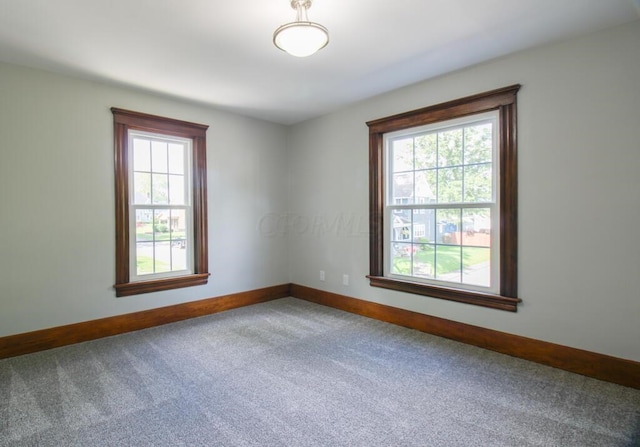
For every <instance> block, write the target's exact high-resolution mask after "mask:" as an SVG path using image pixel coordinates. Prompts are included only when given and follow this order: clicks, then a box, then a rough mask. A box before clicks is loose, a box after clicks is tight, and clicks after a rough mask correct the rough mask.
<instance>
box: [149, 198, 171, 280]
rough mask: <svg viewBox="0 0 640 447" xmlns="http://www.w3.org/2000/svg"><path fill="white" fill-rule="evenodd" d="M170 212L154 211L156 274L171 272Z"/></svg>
mask: <svg viewBox="0 0 640 447" xmlns="http://www.w3.org/2000/svg"><path fill="white" fill-rule="evenodd" d="M170 217H171V214H170V211H169V210H165V209H163V210H154V212H153V239H154V241H155V243H154V246H153V249H154V267H155V272H156V273H160V272H168V271H171V250H170V246H171V241H170V238H171V233H170Z"/></svg>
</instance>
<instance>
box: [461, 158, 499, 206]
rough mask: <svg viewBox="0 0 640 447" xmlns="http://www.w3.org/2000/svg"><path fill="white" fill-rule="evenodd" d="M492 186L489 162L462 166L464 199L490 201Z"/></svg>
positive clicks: (491, 198) (467, 200) (466, 200)
mask: <svg viewBox="0 0 640 447" xmlns="http://www.w3.org/2000/svg"><path fill="white" fill-rule="evenodd" d="M492 200H493V188H492V178H491V164H489V163H485V164H480V165H471V166H465V167H464V201H465V202H467V203H469V202H491V201H492Z"/></svg>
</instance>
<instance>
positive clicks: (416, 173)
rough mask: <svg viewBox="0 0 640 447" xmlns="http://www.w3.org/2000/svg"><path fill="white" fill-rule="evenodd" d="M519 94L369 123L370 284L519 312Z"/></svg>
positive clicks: (501, 93)
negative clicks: (517, 103) (517, 152)
mask: <svg viewBox="0 0 640 447" xmlns="http://www.w3.org/2000/svg"><path fill="white" fill-rule="evenodd" d="M519 88H520V86H519V85H515V86H511V87H506V88H503V89H499V90H494V91H491V92H487V93H483V94H479V95H474V96H471V97H467V98H462V99H459V100H454V101H450V102H448V103H443V104H438V105H435V106H431V107H427V108H424V109H420V110H416V111H413V112H408V113H404V114H400V115H395V116H391V117H387V118H382V119H379V120H375V121H371V122H368V123H367V125H368V126H369V140H370V156H369V159H370V211H371V212H370V275H369V279H370V284H371V285H372V286H374V287H383V288H388V289H393V290H399V291H404V292H409V293H416V294H421V295H427V296H431V297H435V298H443V299H447V300H452V301H459V302H464V303H470V304H477V305H481V306H485V307H492V308H497V309H503V310H509V311H516V310H517V304H518V303H519V302H520V301H521V300H520V299H519V298H517V264H516V262H517V165H516V93H517V91H518V90H519Z"/></svg>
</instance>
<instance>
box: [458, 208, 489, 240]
mask: <svg viewBox="0 0 640 447" xmlns="http://www.w3.org/2000/svg"><path fill="white" fill-rule="evenodd" d="M462 229H463V232H462V244H463V245H474V246H477V247H491V210H490V209H489V208H478V209H465V210H463V211H462Z"/></svg>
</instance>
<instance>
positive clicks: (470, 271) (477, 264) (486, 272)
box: [462, 247, 491, 287]
mask: <svg viewBox="0 0 640 447" xmlns="http://www.w3.org/2000/svg"><path fill="white" fill-rule="evenodd" d="M462 267H463V270H462V282H464V283H465V284H473V285H476V286H484V287H489V286H490V285H491V250H490V249H489V248H478V247H462Z"/></svg>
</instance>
